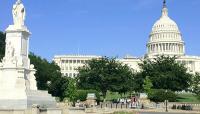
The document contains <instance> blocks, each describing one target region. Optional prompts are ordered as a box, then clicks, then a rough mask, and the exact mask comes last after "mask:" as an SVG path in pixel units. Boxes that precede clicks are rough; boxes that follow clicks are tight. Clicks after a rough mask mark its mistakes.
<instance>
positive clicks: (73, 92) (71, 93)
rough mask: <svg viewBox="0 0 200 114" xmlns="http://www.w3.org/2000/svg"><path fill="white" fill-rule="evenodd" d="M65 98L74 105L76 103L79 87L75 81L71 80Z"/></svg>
mask: <svg viewBox="0 0 200 114" xmlns="http://www.w3.org/2000/svg"><path fill="white" fill-rule="evenodd" d="M65 96H66V97H68V98H69V100H70V101H71V102H73V105H74V104H75V102H76V100H77V99H76V96H77V86H76V81H75V79H72V78H70V79H69V83H68V86H67V89H66V91H65Z"/></svg>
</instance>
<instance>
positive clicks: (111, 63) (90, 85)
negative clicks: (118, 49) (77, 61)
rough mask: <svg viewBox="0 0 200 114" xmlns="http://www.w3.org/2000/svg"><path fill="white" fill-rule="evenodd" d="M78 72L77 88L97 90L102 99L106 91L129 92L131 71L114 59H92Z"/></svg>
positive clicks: (131, 77)
mask: <svg viewBox="0 0 200 114" xmlns="http://www.w3.org/2000/svg"><path fill="white" fill-rule="evenodd" d="M78 71H79V74H78V76H77V80H78V82H77V84H78V87H79V88H80V89H87V90H88V89H94V90H97V91H99V92H101V93H102V95H103V97H104V98H105V96H106V92H107V91H108V90H110V91H113V92H119V93H125V92H127V91H129V90H130V86H131V85H129V84H131V83H130V82H131V81H132V79H133V71H132V70H131V69H130V68H129V67H128V66H127V65H122V63H120V62H118V61H116V59H115V58H108V57H102V58H99V59H92V60H90V61H88V62H87V63H86V64H85V65H84V66H83V67H80V68H79V69H78Z"/></svg>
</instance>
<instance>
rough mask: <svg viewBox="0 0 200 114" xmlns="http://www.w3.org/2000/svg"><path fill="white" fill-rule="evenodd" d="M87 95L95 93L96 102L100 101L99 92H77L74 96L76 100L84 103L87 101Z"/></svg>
mask: <svg viewBox="0 0 200 114" xmlns="http://www.w3.org/2000/svg"><path fill="white" fill-rule="evenodd" d="M88 93H95V95H96V97H97V99H96V100H97V102H99V101H100V95H99V92H97V91H96V90H78V91H77V94H76V100H80V101H85V100H86V99H87V94H88Z"/></svg>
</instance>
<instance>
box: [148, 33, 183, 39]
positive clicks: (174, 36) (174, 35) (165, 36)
mask: <svg viewBox="0 0 200 114" xmlns="http://www.w3.org/2000/svg"><path fill="white" fill-rule="evenodd" d="M162 38H168V39H177V38H181V35H180V34H177V33H174V34H172V33H171V34H169V33H164V34H160V33H159V34H153V35H152V36H151V39H152V40H155V39H162Z"/></svg>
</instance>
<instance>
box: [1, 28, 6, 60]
mask: <svg viewBox="0 0 200 114" xmlns="http://www.w3.org/2000/svg"><path fill="white" fill-rule="evenodd" d="M5 39H6V34H5V33H3V32H0V61H1V60H2V58H3V57H4V54H5Z"/></svg>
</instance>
